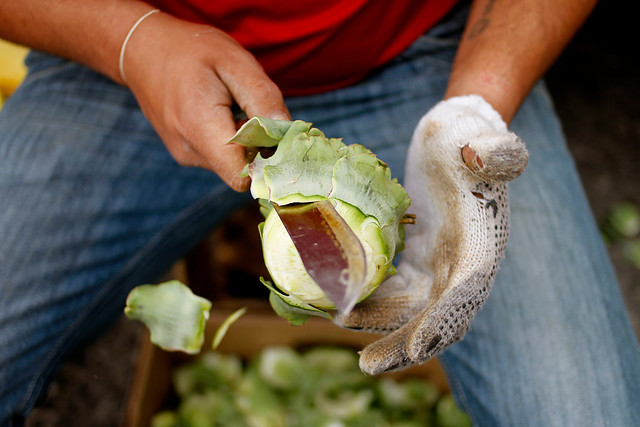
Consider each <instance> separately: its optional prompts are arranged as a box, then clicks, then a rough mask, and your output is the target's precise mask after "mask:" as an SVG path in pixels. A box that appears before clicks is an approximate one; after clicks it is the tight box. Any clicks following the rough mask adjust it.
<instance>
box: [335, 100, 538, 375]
mask: <svg viewBox="0 0 640 427" xmlns="http://www.w3.org/2000/svg"><path fill="white" fill-rule="evenodd" d="M527 160H528V153H527V150H526V148H525V146H524V144H523V143H522V141H521V140H520V139H519V138H518V137H517V136H516V135H515V134H513V133H512V132H509V131H508V130H507V126H506V124H505V123H504V122H503V121H502V119H501V118H500V115H499V114H498V113H497V112H496V111H495V110H494V109H493V108H492V107H491V106H490V105H489V104H488V103H487V102H486V101H484V99H483V98H482V97H480V96H477V95H470V96H463V97H456V98H450V99H448V100H446V101H442V102H440V103H438V104H437V105H436V106H435V107H433V108H432V109H431V110H430V111H429V112H428V113H427V114H426V115H425V116H424V117H423V118H422V119H421V121H420V123H419V124H418V126H417V128H416V130H415V132H414V135H413V139H412V141H411V145H410V147H409V154H408V158H407V165H406V173H405V176H406V179H405V188H406V190H407V192H408V193H409V196H410V197H411V200H412V206H411V209H410V210H411V211H412V212H414V213H416V214H417V216H418V217H417V220H416V225H412V226H408V227H407V239H406V249H405V252H404V254H403V258H402V261H401V263H400V265H399V266H398V272H397V273H396V275H394V276H392V277H391V278H390V279H388V280H387V281H386V282H385V283H383V284H382V285H381V286H380V287H379V288H378V290H377V291H376V292H375V293H374V294H373V295H372V296H371V297H370V298H369V299H367V300H365V301H364V302H363V303H361V304H359V305H358V306H356V308H355V309H354V310H353V311H352V312H351V313H350V314H349V315H347V316H337V317H336V318H335V322H336V323H337V324H338V325H340V326H342V327H346V328H353V329H362V330H367V331H372V332H378V333H390V335H387V336H386V337H384V338H382V339H380V340H379V341H376V342H374V343H372V344H371V345H369V346H368V347H366V348H365V349H364V350H363V352H362V353H361V356H360V367H361V368H362V370H363V371H364V372H366V373H369V374H372V375H375V374H378V373H381V372H385V371H390V370H394V369H401V368H404V367H407V366H410V365H413V364H418V363H422V362H425V361H426V360H428V359H429V358H431V357H433V356H435V355H437V354H438V353H440V352H441V351H442V350H444V349H445V348H447V347H448V346H449V345H451V344H453V343H454V342H456V341H458V340H460V339H461V338H462V337H463V336H464V334H465V333H466V331H467V329H468V327H469V323H470V322H471V319H472V318H473V317H474V315H475V314H476V313H477V311H478V310H479V309H480V307H481V306H482V304H483V303H484V302H485V300H486V299H487V296H488V294H489V289H490V288H491V285H492V283H493V278H494V275H495V273H496V271H497V269H498V263H499V261H500V259H501V258H502V255H503V252H504V249H505V245H506V243H507V235H508V232H509V205H508V200H507V184H506V183H507V181H510V180H512V179H514V178H516V177H517V176H518V175H519V174H520V173H522V171H523V170H524V168H525V167H526V164H527Z"/></svg>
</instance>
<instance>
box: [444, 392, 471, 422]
mask: <svg viewBox="0 0 640 427" xmlns="http://www.w3.org/2000/svg"><path fill="white" fill-rule="evenodd" d="M436 419H437V422H438V425H440V426H443V427H471V420H470V419H469V416H468V415H467V414H466V413H464V412H463V411H462V410H461V409H460V408H459V407H458V405H457V404H456V402H455V400H454V399H453V396H451V395H447V396H443V397H442V398H441V399H440V400H439V401H438V404H437V406H436Z"/></svg>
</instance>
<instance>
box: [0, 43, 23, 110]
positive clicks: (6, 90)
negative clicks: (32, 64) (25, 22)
mask: <svg viewBox="0 0 640 427" xmlns="http://www.w3.org/2000/svg"><path fill="white" fill-rule="evenodd" d="M28 51H29V49H27V48H26V47H23V46H18V45H16V44H14V43H10V42H8V41H5V40H0V105H2V100H3V99H5V98H7V97H8V96H9V95H11V94H12V93H13V91H14V90H16V88H17V87H18V85H20V83H21V82H22V80H23V79H24V77H25V75H26V74H27V67H26V66H25V65H24V57H25V56H26V55H27V52H28Z"/></svg>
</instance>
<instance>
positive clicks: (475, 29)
mask: <svg viewBox="0 0 640 427" xmlns="http://www.w3.org/2000/svg"><path fill="white" fill-rule="evenodd" d="M495 2H496V0H489V1H488V2H487V4H486V5H485V7H484V11H483V12H482V16H481V17H480V19H479V20H478V21H477V22H476V23H474V24H473V26H472V27H471V31H469V35H468V36H467V39H468V40H472V39H474V38H476V37H477V36H479V35H480V34H482V33H483V32H484V30H486V29H487V27H488V26H489V24H490V23H491V19H490V17H491V12H493V5H494V4H495Z"/></svg>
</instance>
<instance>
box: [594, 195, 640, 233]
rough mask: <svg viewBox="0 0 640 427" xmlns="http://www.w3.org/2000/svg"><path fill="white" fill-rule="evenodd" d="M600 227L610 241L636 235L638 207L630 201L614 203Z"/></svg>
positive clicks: (639, 218)
mask: <svg viewBox="0 0 640 427" xmlns="http://www.w3.org/2000/svg"><path fill="white" fill-rule="evenodd" d="M601 229H602V232H603V233H604V236H605V239H606V240H607V241H608V242H611V243H614V242H616V241H617V240H620V239H624V238H632V237H635V236H637V235H638V234H639V233H640V209H638V207H637V206H636V205H635V204H633V203H631V202H620V203H616V204H615V205H613V206H612V207H611V210H610V211H609V213H608V215H607V217H606V218H605V220H604V223H603V224H602V225H601Z"/></svg>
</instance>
